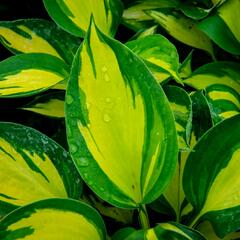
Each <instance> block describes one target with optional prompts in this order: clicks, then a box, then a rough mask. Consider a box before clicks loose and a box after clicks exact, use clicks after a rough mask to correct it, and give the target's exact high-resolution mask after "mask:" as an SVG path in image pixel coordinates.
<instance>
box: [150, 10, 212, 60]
mask: <svg viewBox="0 0 240 240" xmlns="http://www.w3.org/2000/svg"><path fill="white" fill-rule="evenodd" d="M147 13H148V14H149V15H150V16H151V17H153V18H154V19H155V20H156V21H157V23H159V25H160V26H161V27H162V28H164V29H165V30H166V31H167V33H168V34H170V35H171V36H172V37H174V38H176V39H177V40H179V41H180V42H183V43H185V44H187V45H189V46H191V47H195V48H199V49H202V50H204V51H207V52H208V53H209V54H210V55H212V56H213V48H212V43H211V41H210V39H209V38H208V36H207V35H205V33H203V32H202V31H200V30H199V29H198V28H197V22H196V21H195V20H193V19H190V18H187V17H185V16H184V15H183V14H181V13H179V12H177V11H175V10H173V9H158V10H150V11H148V12H147Z"/></svg>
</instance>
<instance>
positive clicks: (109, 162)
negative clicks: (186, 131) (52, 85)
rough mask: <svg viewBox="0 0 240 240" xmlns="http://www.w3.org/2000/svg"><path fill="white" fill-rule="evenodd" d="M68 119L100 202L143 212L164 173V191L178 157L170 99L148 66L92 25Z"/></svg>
mask: <svg viewBox="0 0 240 240" xmlns="http://www.w3.org/2000/svg"><path fill="white" fill-rule="evenodd" d="M155 97H156V99H155ZM163 106H165V109H164V110H163ZM66 114H67V125H68V140H69V145H70V150H71V153H72V155H73V159H74V160H75V162H76V164H77V165H78V168H79V171H80V173H81V175H82V176H83V178H84V179H85V181H86V182H87V183H88V184H89V186H90V187H92V188H93V189H94V191H95V192H97V193H98V194H99V195H100V196H101V197H102V198H104V199H106V200H107V201H109V202H111V203H113V204H116V205H118V206H128V207H134V206H138V205H139V204H141V203H142V202H143V201H145V200H146V201H149V200H148V197H149V198H152V197H154V195H155V194H156V195H157V194H158V193H156V190H155V186H156V185H157V184H158V183H159V182H158V181H159V178H160V176H161V174H162V175H163V176H164V177H162V178H161V180H162V181H163V182H162V186H160V188H158V189H161V188H165V186H166V182H167V181H168V180H167V179H169V177H170V175H172V171H173V170H174V166H175V160H176V151H177V144H176V132H175V127H174V121H173V116H172V114H171V111H170V107H169V105H168V103H167V100H166V97H165V96H164V94H163V92H162V89H161V88H160V87H159V86H158V85H157V83H156V81H155V79H154V78H153V77H152V75H151V74H150V73H149V71H148V70H147V69H146V67H145V65H144V64H143V63H142V62H141V61H140V60H139V59H138V58H137V57H136V56H135V55H134V54H133V53H132V52H131V51H130V50H128V49H127V48H126V47H125V46H123V45H121V44H120V43H118V42H116V41H115V40H112V39H110V38H108V37H106V36H105V35H103V34H102V33H101V32H100V31H99V30H98V29H97V28H96V27H95V25H94V24H93V23H92V25H91V27H90V29H89V31H88V33H87V36H86V39H85V41H84V43H83V45H82V46H81V47H80V49H79V51H78V53H77V55H76V58H75V61H74V63H73V69H72V73H71V77H70V82H69V85H68V90H67V105H66ZM164 114H165V115H164ZM165 121H168V123H166V122H165ZM170 126H171V128H170ZM76 129H77V130H76ZM168 147H170V148H171V149H172V152H171V153H170V155H168V156H166V152H167V148H168ZM168 157H169V158H170V159H169V162H168V163H166V159H167V158H168ZM86 162H87V164H86ZM167 168H169V170H170V172H168V173H167V172H165V171H166V169H167ZM100 183H101V184H100ZM151 191H154V192H155V193H154V195H151V196H150V194H149V193H150V192H151ZM148 195H149V196H148Z"/></svg>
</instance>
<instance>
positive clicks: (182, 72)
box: [178, 50, 193, 78]
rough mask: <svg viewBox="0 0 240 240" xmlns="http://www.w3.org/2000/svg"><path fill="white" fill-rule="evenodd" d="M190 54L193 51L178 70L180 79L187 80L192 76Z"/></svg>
mask: <svg viewBox="0 0 240 240" xmlns="http://www.w3.org/2000/svg"><path fill="white" fill-rule="evenodd" d="M192 54H193V50H192V51H191V52H190V53H189V54H188V56H187V57H186V58H185V59H184V61H183V63H182V64H181V66H180V67H179V69H178V72H179V76H180V77H181V78H188V77H189V76H190V75H191V74H192Z"/></svg>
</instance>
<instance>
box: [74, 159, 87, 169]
mask: <svg viewBox="0 0 240 240" xmlns="http://www.w3.org/2000/svg"><path fill="white" fill-rule="evenodd" d="M76 163H77V165H78V166H80V167H87V166H88V165H89V160H88V159H87V158H85V157H80V158H77V159H76Z"/></svg>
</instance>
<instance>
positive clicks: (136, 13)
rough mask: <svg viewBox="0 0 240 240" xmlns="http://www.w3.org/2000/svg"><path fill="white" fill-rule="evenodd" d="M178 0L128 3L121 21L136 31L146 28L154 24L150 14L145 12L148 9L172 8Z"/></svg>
mask: <svg viewBox="0 0 240 240" xmlns="http://www.w3.org/2000/svg"><path fill="white" fill-rule="evenodd" d="M178 3H179V2H178V0H171V1H168V0H161V1H158V0H140V1H135V2H134V3H132V4H130V5H129V6H128V8H127V9H125V10H124V12H123V22H124V24H125V25H127V26H128V27H130V28H131V29H133V30H135V31H138V30H140V29H144V28H148V27H150V26H152V25H153V24H154V20H153V18H152V17H151V16H149V15H147V14H146V11H148V10H154V9H158V8H174V7H176V6H177V5H178Z"/></svg>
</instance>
